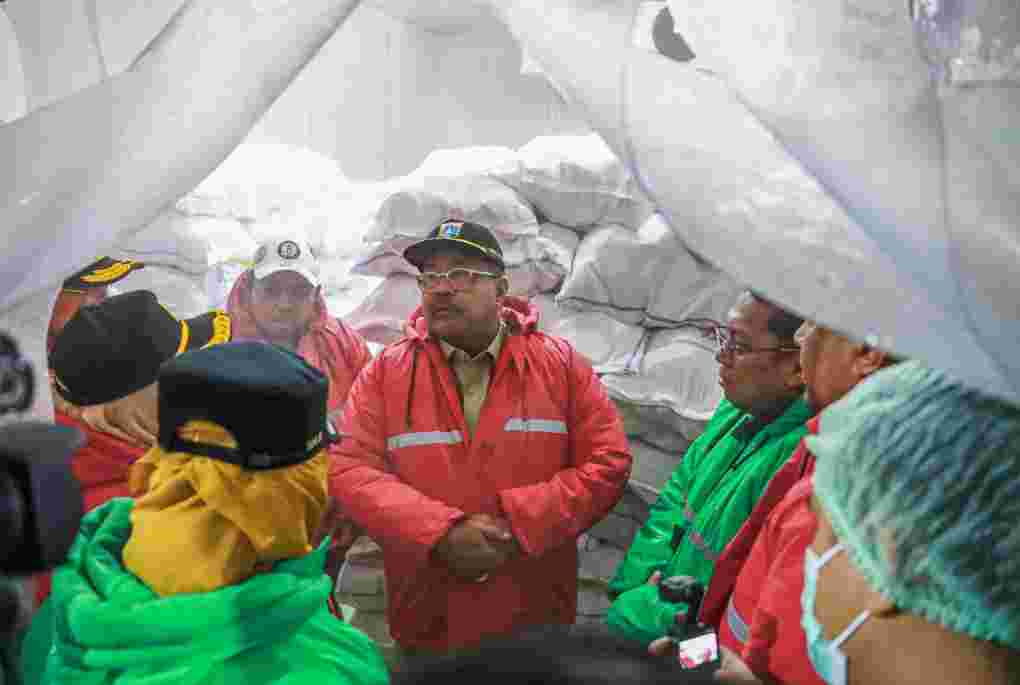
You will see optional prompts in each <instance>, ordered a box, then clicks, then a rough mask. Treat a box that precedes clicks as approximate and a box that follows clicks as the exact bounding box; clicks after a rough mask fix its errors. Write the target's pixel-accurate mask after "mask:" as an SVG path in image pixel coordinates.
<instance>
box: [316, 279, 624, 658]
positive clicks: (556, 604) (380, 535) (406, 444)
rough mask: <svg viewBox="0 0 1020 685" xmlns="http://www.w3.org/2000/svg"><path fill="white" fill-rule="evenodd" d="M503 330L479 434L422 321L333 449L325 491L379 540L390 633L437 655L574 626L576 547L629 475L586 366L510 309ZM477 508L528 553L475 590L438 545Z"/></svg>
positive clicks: (356, 395)
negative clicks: (435, 552)
mask: <svg viewBox="0 0 1020 685" xmlns="http://www.w3.org/2000/svg"><path fill="white" fill-rule="evenodd" d="M503 318H504V321H505V322H506V323H507V324H508V328H507V335H506V338H505V342H504V344H503V347H502V350H501V352H500V356H499V359H498V360H496V363H495V365H494V367H493V372H492V377H491V381H490V385H489V391H488V395H487V397H486V400H485V404H484V406H483V408H482V412H481V416H480V418H479V421H478V426H477V429H476V433H475V435H474V437H473V438H469V437H468V431H467V426H466V423H465V420H464V414H463V411H462V409H461V403H460V398H459V395H458V390H457V385H456V380H455V377H454V374H453V370H452V369H451V368H450V367H449V365H448V364H447V361H446V359H445V358H444V355H443V353H442V350H441V348H440V346H439V343H438V341H436V340H435V339H434V338H432V337H430V336H429V335H428V332H427V328H426V325H425V321H424V319H423V318H422V315H421V312H420V310H419V311H418V312H415V314H414V315H412V317H411V322H410V328H409V337H407V338H405V339H404V340H401V341H400V342H397V343H395V344H393V345H391V346H390V347H388V348H386V350H384V351H383V352H382V353H381V354H380V356H379V357H378V358H376V359H375V360H374V361H373V362H372V363H371V364H370V365H369V366H368V367H367V368H366V369H365V371H364V372H363V373H362V375H361V376H360V377H359V378H358V380H357V382H356V383H355V385H354V387H353V388H352V390H351V394H350V398H349V400H348V403H347V407H346V410H345V411H344V415H343V418H342V420H341V424H340V432H341V435H342V442H341V443H340V445H339V447H338V448H337V449H336V450H335V451H334V452H333V455H332V456H333V462H332V467H331V472H330V492H331V494H332V495H333V496H334V497H336V498H337V500H338V501H339V502H340V503H341V505H342V507H343V509H344V511H345V512H346V513H347V514H349V515H350V516H351V517H352V518H353V519H354V520H355V521H357V522H358V523H359V524H360V525H361V526H363V527H364V528H365V530H366V531H367V532H368V534H369V535H370V536H371V537H372V538H373V539H374V540H375V541H376V542H378V543H379V544H380V546H381V547H382V549H383V553H384V559H385V574H386V583H387V592H388V607H387V611H388V617H389V624H390V631H391V633H392V635H393V637H394V638H395V639H396V641H397V642H398V643H400V644H401V645H402V646H404V647H412V648H425V649H429V650H445V649H452V648H457V647H462V646H467V645H470V644H472V643H474V642H476V641H478V640H480V639H481V638H483V637H485V636H488V635H495V634H500V633H506V632H508V631H512V630H515V629H518V628H521V627H524V626H528V625H536V624H550V623H564V624H569V623H573V621H574V619H575V615H576V611H577V545H576V538H577V536H578V535H579V534H580V533H581V532H583V531H585V530H586V529H588V528H590V527H591V526H592V525H593V524H594V523H595V522H596V521H598V520H599V519H600V518H601V517H603V516H604V515H605V514H606V513H607V512H609V510H610V509H611V508H612V507H613V506H614V505H615V504H616V502H617V501H618V500H619V499H620V497H621V496H622V494H623V491H624V488H625V486H626V483H627V479H628V477H629V475H630V465H631V458H630V453H629V449H628V447H627V441H626V437H625V435H624V431H623V424H622V421H621V419H620V417H619V414H618V413H617V411H616V408H615V406H614V405H613V403H612V402H611V401H610V400H609V398H608V396H607V394H606V391H605V388H604V387H603V385H602V382H601V381H600V380H599V379H598V377H597V376H596V375H595V373H594V372H593V371H592V368H591V366H590V365H589V364H588V363H587V362H585V361H584V360H583V358H582V357H580V355H578V353H577V352H575V351H574V349H573V348H572V347H571V346H570V345H569V344H568V343H567V342H566V341H564V340H562V339H560V338H554V337H550V336H547V335H545V334H544V333H541V332H539V331H538V330H537V327H536V324H537V321H538V313H537V310H536V309H535V308H533V307H532V306H531V305H530V304H528V303H527V302H524V301H522V300H516V299H514V298H506V299H505V301H504V309H503ZM476 513H485V514H490V515H493V516H502V517H505V518H506V519H508V520H509V522H510V524H511V527H512V529H513V533H514V536H515V537H516V539H517V541H518V542H519V543H520V545H521V547H522V549H523V550H524V554H523V555H522V556H521V557H518V558H516V559H514V560H512V561H510V562H509V563H508V564H507V565H505V566H504V567H502V568H499V569H497V570H495V571H493V572H492V573H491V574H489V579H488V580H487V581H486V582H483V583H475V582H471V581H464V580H460V579H458V578H456V577H455V576H454V575H453V574H452V573H450V572H449V570H448V569H447V568H446V566H445V565H443V564H442V563H441V562H438V561H435V560H433V558H432V557H431V555H430V553H431V551H432V548H433V546H434V545H435V544H436V543H437V542H439V541H440V540H441V539H442V538H443V536H445V535H446V533H447V531H448V530H449V529H450V527H451V526H452V525H453V524H454V523H455V522H457V521H459V520H460V519H462V518H464V517H466V516H469V515H471V514H476Z"/></svg>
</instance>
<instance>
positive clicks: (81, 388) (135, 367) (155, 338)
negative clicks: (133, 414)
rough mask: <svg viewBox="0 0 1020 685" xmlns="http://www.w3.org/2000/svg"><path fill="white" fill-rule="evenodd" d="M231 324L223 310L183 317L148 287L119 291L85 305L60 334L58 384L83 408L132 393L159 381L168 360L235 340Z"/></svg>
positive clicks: (55, 363) (53, 357)
mask: <svg viewBox="0 0 1020 685" xmlns="http://www.w3.org/2000/svg"><path fill="white" fill-rule="evenodd" d="M230 328H231V327H230V317H229V316H227V314H226V313H224V312H221V311H213V312H208V313H206V314H202V315H201V316H196V317H195V318H193V319H187V320H178V319H177V318H176V317H174V315H173V314H171V313H170V312H169V311H168V310H167V309H166V308H165V307H163V305H161V304H160V303H159V301H158V300H157V299H156V296H155V295H154V294H153V293H151V292H150V291H148V290H133V291H131V292H127V293H123V294H121V295H115V296H113V297H111V298H108V299H106V300H104V301H103V302H100V303H99V304H96V305H90V306H85V307H82V308H81V309H79V310H78V313H77V314H75V316H74V318H73V319H71V320H70V321H69V322H68V323H67V325H66V326H65V327H64V329H63V330H62V331H61V332H60V335H59V336H57V340H56V343H55V344H54V346H53V351H52V353H51V354H50V368H51V369H52V370H53V376H54V385H55V386H56V388H57V392H59V393H60V395H61V396H62V397H63V398H64V399H66V400H67V401H68V402H71V403H72V404H76V405H78V406H89V405H93V404H102V403H104V402H110V401H111V400H115V399H119V398H121V397H126V396H127V395H130V394H131V393H133V392H137V391H138V390H141V389H142V388H144V387H145V386H147V385H149V384H150V383H152V382H154V381H155V380H156V376H157V375H158V373H159V367H160V365H162V364H163V362H165V361H167V360H168V359H172V358H173V357H175V356H176V355H178V354H181V353H183V352H186V351H188V350H195V349H200V348H203V347H209V346H211V345H216V344H219V343H223V342H226V341H228V340H230V335H231V331H230Z"/></svg>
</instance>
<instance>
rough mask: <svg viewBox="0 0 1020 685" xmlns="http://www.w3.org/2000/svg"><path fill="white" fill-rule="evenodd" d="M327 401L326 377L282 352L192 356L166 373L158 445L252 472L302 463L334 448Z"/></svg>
mask: <svg viewBox="0 0 1020 685" xmlns="http://www.w3.org/2000/svg"><path fill="white" fill-rule="evenodd" d="M328 394H329V381H328V380H327V378H326V376H324V375H323V373H322V372H321V371H319V370H318V369H316V368H315V367H314V366H311V365H310V364H308V363H307V362H306V361H305V360H303V359H302V358H301V357H299V356H298V355H296V354H294V353H293V352H290V351H288V350H285V349H283V348H282V347H277V346H275V345H269V344H267V343H262V342H254V341H245V342H232V343H228V344H226V345H217V346H215V347H209V348H206V349H202V350H196V351H191V352H186V353H184V354H182V355H180V356H177V357H175V358H173V359H172V360H170V361H168V362H167V363H166V364H164V365H163V367H162V369H160V372H159V446H160V447H161V448H163V449H164V450H165V451H167V452H184V453H187V454H195V455H199V456H206V457H211V458H213V459H218V460H220V461H225V462H228V463H231V464H235V465H237V466H240V467H241V468H244V469H250V470H262V469H274V468H282V467H286V466H293V465H295V464H300V463H301V462H304V461H307V460H308V459H311V458H312V457H314V456H315V455H316V454H318V453H319V452H320V451H321V450H323V449H324V448H325V447H326V445H327V442H328V434H327V430H326V426H327V423H326V400H327V396H328ZM218 429H223V431H226V434H227V435H229V437H230V440H229V441H226V443H225V441H224V440H223V436H222V434H220V433H222V431H220V430H218Z"/></svg>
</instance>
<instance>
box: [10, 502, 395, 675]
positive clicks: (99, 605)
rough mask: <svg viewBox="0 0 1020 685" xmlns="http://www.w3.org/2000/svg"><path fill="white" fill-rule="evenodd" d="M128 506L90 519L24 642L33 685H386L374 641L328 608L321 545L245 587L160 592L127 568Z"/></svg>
mask: <svg viewBox="0 0 1020 685" xmlns="http://www.w3.org/2000/svg"><path fill="white" fill-rule="evenodd" d="M131 507H132V501H131V500H129V499H114V500H111V501H110V502H109V503H107V504H105V505H103V506H102V507H99V508H98V509H95V510H93V511H92V512H90V513H89V514H88V515H87V516H86V517H85V518H84V519H83V520H82V523H81V529H80V531H79V533H78V538H77V539H76V540H75V543H74V546H73V547H72V548H71V552H70V554H69V556H68V561H67V563H66V564H65V565H64V566H61V567H60V568H59V569H58V570H57V571H56V573H55V574H54V578H53V594H52V596H51V597H50V599H49V600H48V601H47V602H46V604H44V605H43V609H42V610H41V611H40V612H39V614H38V615H37V616H36V618H35V620H34V621H33V624H32V626H31V628H30V631H29V635H28V636H27V637H26V639H25V644H24V645H23V648H22V674H23V676H24V678H25V685H35V684H36V683H46V684H51V683H53V684H56V683H61V684H63V683H67V684H68V685H70V684H71V683H74V684H75V685H92V684H99V683H104V684H105V683H117V684H118V685H157V684H159V685H163V684H164V683H166V684H169V683H174V684H175V685H193V684H194V685H197V684H198V683H202V684H212V683H216V684H220V683H222V684H224V685H226V684H227V683H245V684H250V685H264V684H266V683H274V684H279V685H284V684H286V685H302V684H304V683H308V684H309V685H312V684H314V685H321V683H340V684H348V683H356V684H357V685H385V684H386V683H387V682H388V680H389V675H388V672H387V670H386V666H385V664H384V663H383V660H382V657H381V656H380V654H379V652H378V650H377V649H376V647H375V646H374V645H373V643H372V642H371V641H370V640H369V639H368V638H367V637H366V636H365V635H363V634H362V633H360V632H359V631H357V630H355V629H354V628H352V627H350V626H349V625H347V624H345V623H343V622H341V621H340V620H339V619H337V618H335V617H334V616H333V615H332V614H331V613H330V612H329V609H328V608H327V605H326V599H327V596H328V595H329V591H330V581H329V577H328V576H326V575H325V574H324V573H323V570H322V569H323V566H324V564H325V559H326V549H327V548H326V545H325V544H323V545H322V546H320V547H319V549H318V550H316V551H315V552H312V553H311V554H308V555H306V556H304V557H301V558H297V559H289V560H287V561H282V562H279V563H277V564H276V565H275V566H274V567H273V569H272V571H270V572H267V573H262V574H259V575H256V576H255V577H253V578H251V579H249V580H247V581H245V582H244V583H240V584H238V585H234V586H230V587H227V588H223V589H221V590H217V591H215V592H209V593H201V594H185V595H175V596H172V597H165V598H161V597H158V596H157V595H155V594H154V593H153V592H152V591H151V590H150V589H149V588H148V587H147V586H146V585H145V584H144V583H142V581H140V580H139V579H138V578H137V577H136V576H134V575H132V574H131V573H130V572H128V571H126V570H125V569H124V567H123V566H122V565H121V551H122V549H123V548H124V545H125V543H126V542H127V539H128V535H129V534H130V532H131V521H130V515H131ZM181 563H187V560H186V559H184V560H181Z"/></svg>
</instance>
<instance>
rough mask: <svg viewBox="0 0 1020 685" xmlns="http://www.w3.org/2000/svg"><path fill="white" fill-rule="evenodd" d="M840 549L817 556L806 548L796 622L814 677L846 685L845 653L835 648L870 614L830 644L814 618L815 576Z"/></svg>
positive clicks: (861, 616)
mask: <svg viewBox="0 0 1020 685" xmlns="http://www.w3.org/2000/svg"><path fill="white" fill-rule="evenodd" d="M844 549H845V547H844V545H843V543H839V544H837V545H835V546H833V547H832V548H830V549H829V550H828V551H827V552H826V553H825V554H823V555H822V556H820V557H819V556H818V555H817V554H815V552H814V550H812V549H811V548H810V547H808V549H807V551H806V552H805V554H804V590H803V592H802V593H801V596H800V603H801V609H802V612H801V619H800V623H801V626H802V627H803V628H804V635H805V636H806V637H807V649H808V657H809V658H810V659H811V665H812V666H814V668H815V672H816V673H817V674H818V677H819V678H821V679H822V680H824V681H825V682H826V683H828V685H846V683H847V675H846V674H847V665H846V662H847V660H846V654H845V653H844V652H843V650H841V649H840V648H839V647H840V645H842V644H843V643H844V642H846V641H847V640H849V639H850V636H851V635H853V634H854V633H855V632H856V631H857V629H858V628H860V627H861V624H862V623H864V622H865V621H866V620H867V619H868V617H869V616H870V615H871V612H868V611H864V612H862V613H861V614H860V615H859V616H858V617H857V618H855V619H854V620H853V622H851V623H850V625H849V626H847V629H846V630H844V631H843V632H842V633H840V634H839V635H838V636H837V637H836V639H835V640H833V641H832V642H829V641H828V640H826V639H825V633H824V632H823V630H822V625H821V624H820V623H819V622H818V618H817V617H816V616H815V596H816V594H817V592H818V574H819V573H820V572H821V570H822V567H823V566H825V565H826V564H827V563H829V561H830V560H831V559H832V558H833V557H834V556H836V555H837V554H839V553H840V552H842V551H843V550H844Z"/></svg>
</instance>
